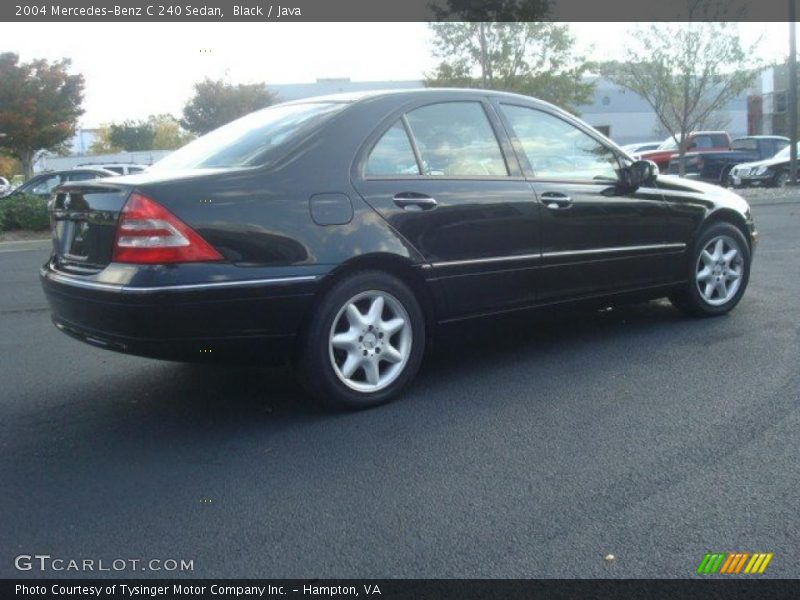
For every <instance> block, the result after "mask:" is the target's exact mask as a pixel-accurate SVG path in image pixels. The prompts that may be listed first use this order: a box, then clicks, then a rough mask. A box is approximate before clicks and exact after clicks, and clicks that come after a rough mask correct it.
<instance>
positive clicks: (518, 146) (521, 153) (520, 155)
mask: <svg viewBox="0 0 800 600" xmlns="http://www.w3.org/2000/svg"><path fill="white" fill-rule="evenodd" d="M503 106H515V107H517V108H526V109H528V110H536V111H539V112H541V113H544V114H546V115H549V116H551V117H554V118H556V119H559V120H560V121H563V122H564V123H566V124H568V125H571V126H573V127H575V128H576V129H578V130H579V131H581V132H582V133H584V134H586V135H588V136H589V137H590V138H592V139H593V140H594V141H595V142H597V143H598V144H600V145H601V146H603V147H605V148H607V149H608V150H610V151H611V153H612V154H613V155H614V158H615V160H616V161H617V165H618V166H619V168H622V166H623V164H622V160H621V158H624V159H626V160H630V157H627V156H625V155H624V154H622V155H621V154H620V153H619V152H618V150H617V149H616V148H614V147H613V146H609V145H608V144H606V143H605V141H604V140H602V139H601V138H599V137H598V136H597V135H595V133H594V132H593V131H591V130H590V129H588V128H587V127H584V126H583V125H582V124H580V123H576V122H573V121H571V120H569V119H565V118H564V116H563V115H560V114H558V113H556V112H555V111H550V110H547V109H545V108H544V107H538V106H529V105H526V104H522V103H519V102H504V101H503V100H500V99H498V100H497V106H496V107H495V109H496V111H497V113H498V116H499V118H500V120H501V122H502V124H503V127H505V128H506V130H507V134H508V137H509V139H510V140H511V144H512V146H513V148H514V151H515V152H516V153H517V159H518V160H519V163H520V165H521V166H522V170H523V173H524V174H525V179H526V180H528V181H541V182H543V183H568V184H589V185H592V184H593V185H608V184H609V183H616V182H618V181H619V178H617V179H616V180H611V179H608V180H591V179H568V178H564V177H537V176H536V173H535V171H534V170H533V167H531V164H530V161H529V160H528V155H527V154H526V152H525V148H524V147H523V146H522V142H521V141H520V140H519V138H518V137H517V134H516V132H515V131H514V128H513V127H512V126H511V122H510V121H509V120H508V115H506V114H505V113H504V112H503Z"/></svg>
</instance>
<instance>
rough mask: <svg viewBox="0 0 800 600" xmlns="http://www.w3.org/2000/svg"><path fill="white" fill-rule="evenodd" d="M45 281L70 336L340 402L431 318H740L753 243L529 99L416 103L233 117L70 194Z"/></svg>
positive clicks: (417, 351)
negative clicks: (540, 310) (600, 305)
mask: <svg viewBox="0 0 800 600" xmlns="http://www.w3.org/2000/svg"><path fill="white" fill-rule="evenodd" d="M50 210H51V218H52V227H53V240H54V242H53V243H54V249H53V254H52V256H51V258H50V260H49V261H48V263H47V264H46V265H44V266H43V268H42V270H41V279H42V283H43V286H44V290H45V292H46V294H47V297H48V299H49V302H50V305H51V307H52V312H53V320H54V322H55V324H56V326H57V327H58V328H59V329H61V330H62V331H64V332H65V333H68V334H70V335H72V336H74V337H76V338H78V339H80V340H83V341H85V342H88V343H90V344H93V345H96V346H100V347H104V348H108V349H112V350H117V351H121V352H129V353H133V354H140V355H144V356H152V357H157V358H166V359H173V360H195V359H202V358H206V357H209V356H212V357H219V358H223V359H226V358H232V357H235V356H242V355H244V356H246V357H248V358H249V359H253V358H255V359H256V360H259V361H267V360H268V359H274V358H275V357H290V358H294V359H295V360H294V362H295V363H296V366H297V367H298V368H299V369H300V373H301V380H302V381H303V382H305V383H306V384H307V386H308V387H309V388H310V389H311V391H312V392H313V393H314V394H315V395H316V396H318V397H320V398H322V399H325V400H327V401H328V402H331V403H333V404H335V405H338V406H346V407H365V406H372V405H375V404H379V403H381V402H384V401H386V400H388V399H389V398H391V397H392V396H394V395H395V394H396V393H397V392H398V391H399V390H400V389H401V388H403V387H404V386H405V385H406V384H408V383H409V381H411V379H412V378H413V377H414V375H415V374H416V372H417V370H418V368H419V366H420V362H421V360H422V356H423V353H424V350H425V346H426V343H428V342H429V341H430V336H431V335H432V333H433V330H434V328H435V327H436V325H437V324H438V323H442V322H445V321H447V322H450V321H456V320H461V319H469V318H473V317H476V316H486V317H489V318H491V316H492V315H496V314H498V313H502V312H508V311H516V310H520V309H528V308H535V307H541V306H544V305H554V304H559V303H566V302H573V301H575V300H584V299H599V298H606V297H615V298H628V297H634V296H635V297H636V298H641V299H646V298H657V297H663V296H668V297H669V298H670V299H671V300H672V301H673V302H674V303H675V305H676V306H678V307H679V308H681V309H682V310H684V311H686V312H689V313H691V314H694V315H700V316H704V315H719V314H723V313H726V312H728V311H729V310H730V309H731V308H733V307H734V306H735V305H736V304H737V303H738V302H739V300H740V299H741V297H742V294H743V293H744V291H745V288H746V286H747V281H748V276H749V270H750V259H751V254H752V252H753V245H754V243H755V239H756V233H755V229H754V226H753V221H752V218H751V216H750V210H749V207H748V205H747V203H746V202H745V201H744V200H743V199H741V198H740V197H739V196H737V195H736V194H734V193H732V192H730V191H727V190H725V189H722V188H719V187H715V186H710V185H704V184H701V183H696V182H690V181H686V180H683V179H679V178H676V177H664V176H662V177H659V176H658V173H657V168H656V167H655V165H653V164H652V163H649V162H646V161H636V162H635V161H633V160H632V159H631V158H630V157H629V156H628V155H627V154H625V152H623V151H622V150H621V149H620V148H618V147H617V146H616V145H614V144H613V143H612V142H610V141H609V140H608V139H606V138H605V137H603V136H601V135H600V134H598V133H597V132H596V131H595V130H593V129H592V128H591V127H589V126H587V125H586V124H584V123H582V122H581V121H579V120H578V119H576V118H574V117H572V116H570V115H569V114H567V113H566V112H564V111H562V110H559V109H558V108H556V107H554V106H552V105H550V104H547V103H544V102H540V101H537V100H534V99H532V98H528V97H525V96H518V95H513V94H505V93H496V92H488V91H485V90H481V91H478V90H433V89H430V90H411V91H393V92H373V93H366V94H360V95H352V96H351V95H340V96H330V97H320V98H311V99H307V100H302V101H297V102H289V103H285V104H280V105H277V106H273V107H270V108H267V109H264V110H261V111H258V112H255V113H253V114H250V115H248V116H246V117H243V118H241V119H239V120H237V121H234V122H232V123H230V124H228V125H226V126H224V127H222V128H220V129H218V130H216V131H214V132H212V133H210V134H208V135H206V136H204V137H202V138H200V139H198V140H196V141H194V142H192V143H190V144H189V145H187V146H185V147H184V148H182V149H180V150H178V151H177V152H175V153H174V154H172V155H171V156H169V157H167V158H166V159H164V160H162V161H161V162H160V163H158V164H156V165H155V166H154V167H153V168H152V169H150V170H149V171H147V172H146V173H143V174H140V175H132V176H126V177H117V178H111V179H104V180H97V181H91V182H81V183H75V184H68V185H64V186H62V187H60V188H58V189H57V190H56V192H55V193H54V195H53V197H52V200H51V207H50Z"/></svg>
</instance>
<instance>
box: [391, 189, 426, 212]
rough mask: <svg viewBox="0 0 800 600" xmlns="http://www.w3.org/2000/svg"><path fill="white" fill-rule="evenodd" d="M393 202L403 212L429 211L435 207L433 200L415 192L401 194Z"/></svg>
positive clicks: (396, 195)
mask: <svg viewBox="0 0 800 600" xmlns="http://www.w3.org/2000/svg"><path fill="white" fill-rule="evenodd" d="M393 200H394V203H395V204H396V205H397V206H399V207H400V208H402V209H403V210H412V211H414V210H430V209H432V208H436V206H437V204H436V199H435V198H431V197H430V196H426V195H425V194H418V193H417V192H401V193H399V194H395V196H394V198H393Z"/></svg>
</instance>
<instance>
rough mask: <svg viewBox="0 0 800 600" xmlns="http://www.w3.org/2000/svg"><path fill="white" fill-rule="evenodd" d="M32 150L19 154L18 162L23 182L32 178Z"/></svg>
mask: <svg viewBox="0 0 800 600" xmlns="http://www.w3.org/2000/svg"><path fill="white" fill-rule="evenodd" d="M34 154H35V153H34V152H33V151H32V150H22V151H20V153H19V162H20V165H21V166H22V174H23V175H24V176H25V181H28V179H30V178H31V177H33V156H34Z"/></svg>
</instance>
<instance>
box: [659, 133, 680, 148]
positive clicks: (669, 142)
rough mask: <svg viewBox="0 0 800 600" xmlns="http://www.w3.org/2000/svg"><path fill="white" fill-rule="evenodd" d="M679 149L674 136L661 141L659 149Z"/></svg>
mask: <svg viewBox="0 0 800 600" xmlns="http://www.w3.org/2000/svg"><path fill="white" fill-rule="evenodd" d="M677 149H678V144H677V142H676V141H675V138H673V137H672V136H670V137H668V138H667V139H665V140H664V141H663V142H661V145H660V146H659V147H658V150H677Z"/></svg>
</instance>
